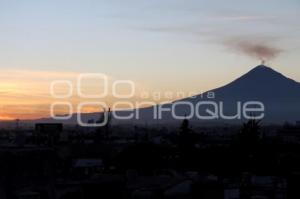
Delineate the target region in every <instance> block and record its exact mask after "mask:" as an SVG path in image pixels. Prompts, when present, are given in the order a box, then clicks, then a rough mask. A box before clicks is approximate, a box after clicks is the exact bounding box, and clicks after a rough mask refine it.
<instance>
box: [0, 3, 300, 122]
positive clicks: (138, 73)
mask: <svg viewBox="0 0 300 199" xmlns="http://www.w3.org/2000/svg"><path fill="white" fill-rule="evenodd" d="M299 19H300V1H299V0H285V1H282V0H252V1H241V0H227V1H224V0H209V1H204V0H126V1H125V0H44V1H40V0H26V1H18V0H0V32H1V37H0V120H2V119H16V118H20V119H32V118H39V117H47V116H49V106H50V104H51V103H52V102H53V101H55V100H54V99H53V98H52V97H51V95H50V93H49V88H50V84H51V82H52V81H54V80H69V81H70V82H72V84H73V86H75V87H76V85H77V84H76V79H77V77H78V75H79V74H82V73H103V74H107V75H108V77H109V81H110V82H113V81H115V80H132V81H134V82H135V85H136V96H135V97H134V98H132V99H130V101H138V100H139V98H140V96H141V95H142V93H143V92H145V91H149V92H150V93H154V92H167V91H169V92H173V93H176V92H184V93H185V94H186V95H188V93H201V92H204V91H207V90H209V89H213V88H215V87H219V86H222V85H224V84H226V83H228V82H230V81H232V80H233V79H235V78H237V77H239V76H240V75H242V74H244V73H246V72H247V71H248V70H250V69H251V68H253V67H254V66H256V65H258V64H259V63H260V60H259V56H256V54H255V53H254V54H253V53H251V52H249V49H250V50H251V49H253V48H252V47H253V46H254V47H257V46H258V47H259V49H261V48H260V47H263V49H264V48H266V49H267V50H268V49H270V50H273V51H272V52H271V54H269V55H270V56H268V57H266V59H268V60H267V65H269V66H271V67H273V68H274V69H275V70H278V71H280V72H281V73H283V74H285V75H286V76H288V77H290V78H292V79H294V80H296V81H300V67H299V55H300V21H299ZM247 45H250V47H249V46H247ZM245 46H246V48H245ZM99 87H101V86H100V85H99ZM99 87H97V86H95V85H94V84H92V83H90V84H89V85H86V86H85V87H84V88H83V89H87V90H88V89H92V90H93V89H94V90H95V91H96V92H97V89H99ZM74 89H76V88H74ZM125 90H126V89H125ZM176 98H180V96H176V95H174V96H173V97H172V99H176ZM172 99H170V100H172ZM66 100H68V101H71V102H72V104H74V106H75V105H76V104H77V103H78V102H80V101H82V100H84V99H80V97H78V96H76V93H74V95H73V96H72V97H71V98H70V99H66ZM94 100H95V101H97V100H96V99H94ZM114 100H115V99H113V98H111V97H108V98H107V99H105V101H106V102H107V103H109V104H111V103H113V101H114ZM164 100H166V99H165V97H162V98H161V99H157V100H155V102H157V103H158V102H161V101H164ZM90 111H96V110H93V109H91V110H90ZM61 112H63V109H62V110H61Z"/></svg>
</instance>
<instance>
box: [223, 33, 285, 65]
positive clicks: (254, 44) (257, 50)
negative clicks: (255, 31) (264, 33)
mask: <svg viewBox="0 0 300 199" xmlns="http://www.w3.org/2000/svg"><path fill="white" fill-rule="evenodd" d="M223 44H224V45H225V46H226V47H227V48H228V49H230V50H232V51H233V52H235V53H238V54H243V55H246V56H249V57H252V58H255V59H259V60H264V61H268V60H271V59H274V58H276V57H277V56H278V55H279V54H280V53H282V52H283V51H284V50H283V49H281V48H278V47H275V46H274V45H272V44H271V42H270V41H269V39H266V38H265V39H262V38H261V39H257V38H255V37H252V38H247V37H245V38H231V39H225V41H224V42H223Z"/></svg>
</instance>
